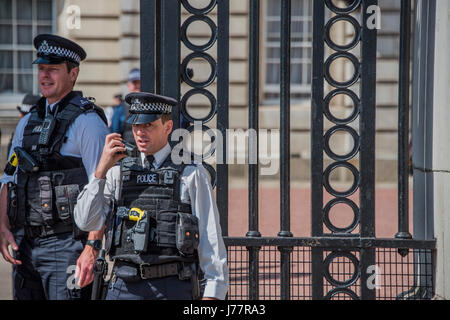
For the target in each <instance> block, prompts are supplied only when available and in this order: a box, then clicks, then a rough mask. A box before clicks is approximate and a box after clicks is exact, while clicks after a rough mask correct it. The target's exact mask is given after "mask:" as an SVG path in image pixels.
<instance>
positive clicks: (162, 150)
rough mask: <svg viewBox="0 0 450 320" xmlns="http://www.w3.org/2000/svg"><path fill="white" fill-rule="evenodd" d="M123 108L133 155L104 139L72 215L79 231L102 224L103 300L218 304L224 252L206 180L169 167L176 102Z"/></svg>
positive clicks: (189, 168)
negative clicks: (106, 262)
mask: <svg viewBox="0 0 450 320" xmlns="http://www.w3.org/2000/svg"><path fill="white" fill-rule="evenodd" d="M126 101H127V102H128V103H129V104H130V106H131V107H130V116H129V118H128V120H127V121H128V123H130V124H132V128H133V134H134V139H135V140H136V144H137V148H138V151H137V150H135V152H133V151H131V150H130V148H128V151H127V148H126V147H125V145H124V144H123V142H122V139H121V136H120V135H119V134H114V133H113V134H110V135H108V136H107V137H106V142H105V147H104V150H103V154H102V157H101V159H100V162H99V165H98V167H97V170H96V173H95V179H93V180H92V181H90V183H89V184H88V185H87V186H85V188H84V189H83V190H82V191H81V193H80V195H79V197H78V203H77V207H76V209H75V222H76V223H77V225H78V226H79V227H80V228H81V229H84V230H100V229H101V228H102V227H103V225H104V224H105V223H106V239H107V240H106V244H105V248H106V249H107V250H108V251H109V255H110V257H111V258H112V259H113V260H114V261H115V263H114V267H113V274H112V278H111V281H110V286H109V290H108V292H107V296H106V299H107V300H116V299H120V300H127V299H143V300H147V299H148V300H153V299H193V298H203V299H224V298H225V296H226V292H227V290H228V267H227V258H226V249H225V246H224V243H223V240H222V236H221V229H220V224H219V214H218V210H217V206H216V203H215V198H214V193H213V191H212V187H211V184H210V181H209V177H208V173H207V172H206V170H205V168H204V167H203V166H202V165H190V164H183V163H179V164H176V162H177V161H173V160H172V159H173V158H172V155H171V147H170V145H169V143H168V137H169V134H170V133H171V131H172V127H173V122H172V120H171V116H170V114H171V110H172V107H174V106H176V105H177V101H176V100H174V99H171V98H168V97H164V96H160V95H155V94H150V93H144V92H142V93H130V94H128V95H127V96H126ZM121 152H125V153H127V154H126V155H125V154H122V153H121ZM174 159H175V158H174ZM119 160H121V161H120V165H115V164H116V163H117V162H118V161H119ZM198 266H199V267H200V269H201V270H202V271H203V273H204V280H203V281H204V282H205V286H204V292H203V294H202V296H200V295H199V294H198V287H197V284H198V282H197V279H196V276H197V274H198V271H199V269H198ZM203 281H202V282H203Z"/></svg>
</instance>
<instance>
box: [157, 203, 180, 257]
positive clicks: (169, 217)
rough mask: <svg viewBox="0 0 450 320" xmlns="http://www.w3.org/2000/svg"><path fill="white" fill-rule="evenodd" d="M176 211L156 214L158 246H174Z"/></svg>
mask: <svg viewBox="0 0 450 320" xmlns="http://www.w3.org/2000/svg"><path fill="white" fill-rule="evenodd" d="M176 220H177V213H176V212H159V213H158V214H157V216H156V242H157V245H158V246H159V247H173V248H174V247H176V235H175V224H176Z"/></svg>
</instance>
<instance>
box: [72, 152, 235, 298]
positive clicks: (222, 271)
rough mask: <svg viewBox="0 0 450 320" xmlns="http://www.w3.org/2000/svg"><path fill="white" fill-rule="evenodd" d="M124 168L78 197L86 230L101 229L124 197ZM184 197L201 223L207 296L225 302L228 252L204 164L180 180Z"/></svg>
mask: <svg viewBox="0 0 450 320" xmlns="http://www.w3.org/2000/svg"><path fill="white" fill-rule="evenodd" d="M170 153H171V148H170V145H169V144H166V145H165V146H164V148H162V149H161V150H159V151H158V152H156V153H155V154H154V155H153V156H154V157H155V160H154V162H153V166H154V167H155V168H159V167H160V166H161V164H162V163H163V162H164V160H165V159H166V158H167V157H168V156H169V155H170ZM141 159H142V163H143V164H144V159H145V154H143V153H141ZM120 191H121V190H120V166H114V167H113V168H111V169H109V171H108V172H107V174H106V179H98V178H95V177H94V178H93V179H92V180H91V181H90V182H89V184H87V185H86V186H85V187H84V189H83V190H82V191H81V193H80V194H79V196H78V200H77V205H76V207H75V213H74V219H75V223H76V224H77V225H78V227H79V228H80V229H82V230H85V231H93V230H100V229H101V228H102V227H103V225H104V224H105V221H106V218H107V216H108V215H109V214H110V212H111V205H112V203H113V200H114V199H115V200H116V201H117V200H118V199H119V195H120ZM180 198H181V201H182V202H183V203H188V204H191V207H192V214H193V215H195V216H196V217H197V218H198V220H199V230H200V237H199V246H198V255H199V263H200V268H201V269H202V270H203V272H204V277H205V279H206V286H205V291H204V296H205V297H215V298H218V299H225V295H226V293H227V291H228V266H227V252H226V249H225V245H224V243H223V239H222V232H221V228H220V220H219V212H218V210H217V205H216V200H215V198H214V193H213V190H212V187H211V183H210V181H209V176H208V173H207V171H206V169H205V168H204V167H203V166H202V165H188V166H186V167H185V169H184V171H183V173H182V175H181V178H180Z"/></svg>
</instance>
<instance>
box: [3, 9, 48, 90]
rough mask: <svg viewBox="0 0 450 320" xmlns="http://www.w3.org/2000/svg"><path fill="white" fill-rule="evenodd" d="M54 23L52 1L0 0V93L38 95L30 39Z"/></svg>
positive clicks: (32, 48) (46, 30) (31, 40)
mask: <svg viewBox="0 0 450 320" xmlns="http://www.w3.org/2000/svg"><path fill="white" fill-rule="evenodd" d="M54 22H55V5H54V2H53V0H0V94H4V93H6V94H17V93H38V92H39V88H38V84H37V80H36V79H37V76H36V74H37V73H36V72H37V69H36V68H35V67H33V65H32V64H31V63H32V62H33V60H34V59H35V53H34V52H35V51H34V46H33V39H34V37H35V36H36V35H38V34H40V33H54V30H55V23H54Z"/></svg>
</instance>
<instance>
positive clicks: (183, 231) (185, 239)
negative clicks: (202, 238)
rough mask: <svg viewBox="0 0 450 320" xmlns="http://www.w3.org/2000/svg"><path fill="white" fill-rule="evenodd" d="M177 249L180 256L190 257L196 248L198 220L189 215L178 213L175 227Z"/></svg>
mask: <svg viewBox="0 0 450 320" xmlns="http://www.w3.org/2000/svg"><path fill="white" fill-rule="evenodd" d="M176 241H177V242H176V243H177V249H178V251H179V252H180V254H182V255H185V256H187V255H192V254H194V251H195V250H196V249H197V248H198V242H199V230H198V218H197V217H196V216H194V215H192V214H189V213H182V212H178V214H177V226H176Z"/></svg>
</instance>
